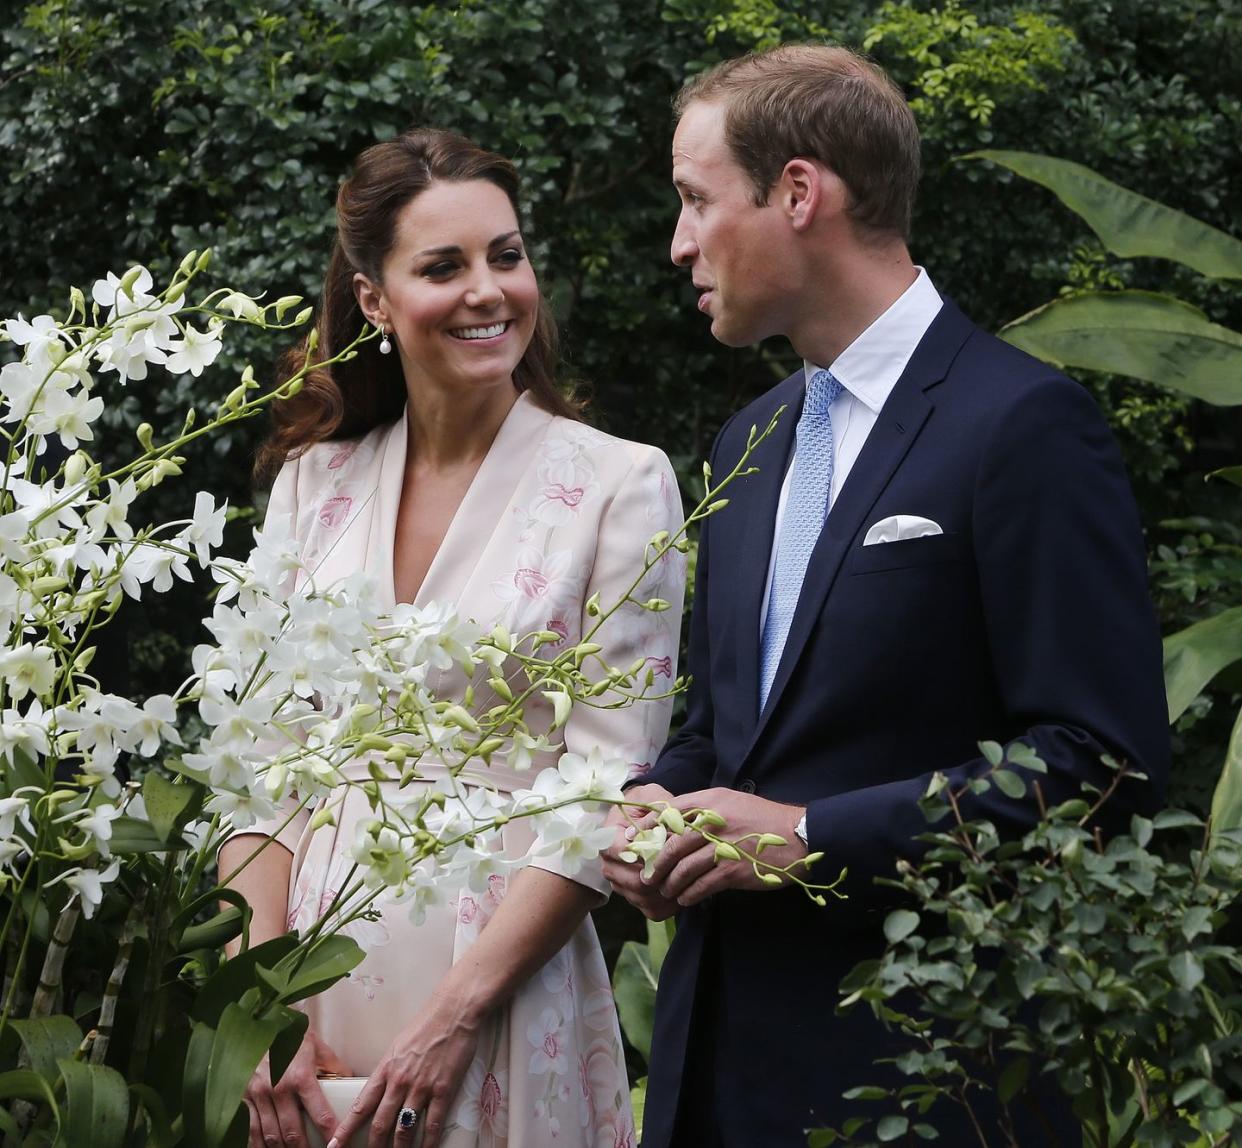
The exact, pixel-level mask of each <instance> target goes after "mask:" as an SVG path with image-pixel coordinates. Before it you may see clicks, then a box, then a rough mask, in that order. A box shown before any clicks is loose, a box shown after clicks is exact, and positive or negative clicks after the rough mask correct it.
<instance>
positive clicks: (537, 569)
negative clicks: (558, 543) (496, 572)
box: [492, 546, 573, 629]
mask: <svg viewBox="0 0 1242 1148" xmlns="http://www.w3.org/2000/svg"><path fill="white" fill-rule="evenodd" d="M572 561H573V554H572V552H571V551H569V550H557V551H555V552H553V553H551V554H544V553H542V552H541V551H539V550H536V549H535V548H534V547H533V546H524V547H522V549H521V550H519V551H518V555H517V564H516V566H515V567H514V569H513V570H512V572H510V573H508V574H505V575H504V576H503V577H501V578H497V579H496V580H495V581H494V582H493V583H492V592H493V593H494V594H495V595H496V597H497V598H499V599H500V600H501V601H502V602H511V603H513V604H514V608H515V613H516V614H517V615H518V617H519V618H521V617H522V615H523V614H524V613H526V612H527V611H525V610H524V609H523V607H525V606H527V605H529V604H532V603H539V605H540V610H539V613H538V615H537V620H534V619H532V621H533V623H534V624H533V625H531V626H530V627H529V628H531V629H533V628H534V626H535V625H542V622H543V619H544V618H546V617H547V613H548V610H549V607H551V608H553V609H557V608H559V607H560V606H561V605H562V604H563V603H564V602H566V601H567V600H568V598H569V597H570V593H571V590H572V587H571V586H570V582H569V579H568V578H566V577H565V575H566V574H568V573H569V567H570V564H571V562H572Z"/></svg>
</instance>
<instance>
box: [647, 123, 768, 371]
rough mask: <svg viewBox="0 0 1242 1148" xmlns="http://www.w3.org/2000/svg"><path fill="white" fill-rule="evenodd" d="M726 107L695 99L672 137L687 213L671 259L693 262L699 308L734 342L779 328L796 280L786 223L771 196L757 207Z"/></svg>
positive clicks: (684, 264) (685, 263)
mask: <svg viewBox="0 0 1242 1148" xmlns="http://www.w3.org/2000/svg"><path fill="white" fill-rule="evenodd" d="M724 123H725V109H724V107H723V105H721V104H717V103H708V102H698V103H692V104H691V105H690V106H689V107H688V108H687V109H686V111H685V114H684V115H683V116H682V117H681V122H680V123H679V124H678V125H677V131H676V132H675V133H674V135H673V185H674V186H675V187H676V188H677V193H678V195H679V196H680V197H681V214H680V215H679V216H678V218H677V230H676V231H675V232H674V233H673V245H672V250H671V254H672V258H673V262H674V263H675V264H676V265H677V266H678V267H688V268H690V271H691V277H692V280H693V282H694V285H695V286H696V287H697V288H699V290H700V291H701V292H702V294H700V296H699V310H700V311H702V312H704V313H705V314H707V315H709V316H711V320H712V334H713V335H714V336H715V337H716V338H717V339H719V340H720V341H721V342H722V343H725V344H726V345H728V346H731V347H742V346H747V345H748V344H751V343H757V342H759V340H761V339H765V338H767V337H768V336H769V335H775V334H780V333H782V332H783V331H784V329H785V326H786V325H787V322H786V320H787V314H786V311H787V308H788V306H789V298H790V289H791V286H792V285H791V283H790V282H789V279H788V277H787V276H782V275H781V274H780V271H781V264H782V262H783V260H782V251H783V245H784V243H785V242H787V236H788V227H787V226H784V222H785V221H784V220H783V217H782V214H781V212H780V210H779V208H778V207H776V206H775V204H774V201H773V200H772V199H771V198H770V199H769V202H768V203H767V204H764V205H763V206H761V207H757V206H756V205H755V199H754V187H753V185H752V184H751V181H750V178H749V177H748V176H747V174H746V172H745V171H743V170H742V168H741V167H740V166H739V165H738V163H737V161H736V160H735V159H734V158H733V153H732V152H731V151H730V150H729V145H728V144H727V143H726V142H725V135H724Z"/></svg>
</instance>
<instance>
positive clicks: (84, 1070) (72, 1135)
mask: <svg viewBox="0 0 1242 1148" xmlns="http://www.w3.org/2000/svg"><path fill="white" fill-rule="evenodd" d="M58 1063H59V1067H60V1072H61V1075H62V1076H63V1077H64V1081H65V1112H64V1119H63V1121H62V1123H61V1126H60V1137H59V1139H58V1140H57V1148H79V1145H83V1144H89V1145H90V1146H91V1148H120V1146H121V1144H122V1142H123V1141H124V1140H125V1129H126V1126H127V1125H128V1123H129V1089H128V1088H127V1087H126V1086H125V1078H124V1077H123V1076H122V1075H121V1074H120V1073H119V1072H117V1071H116V1069H114V1068H107V1067H106V1066H104V1065H102V1064H83V1063H82V1062H81V1061H79V1060H71V1059H69V1058H63V1059H62V1060H60V1061H59V1062H58Z"/></svg>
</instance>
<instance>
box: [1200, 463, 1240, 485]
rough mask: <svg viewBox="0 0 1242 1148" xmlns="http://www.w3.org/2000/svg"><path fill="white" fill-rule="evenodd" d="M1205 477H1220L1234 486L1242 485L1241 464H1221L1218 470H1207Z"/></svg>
mask: <svg viewBox="0 0 1242 1148" xmlns="http://www.w3.org/2000/svg"><path fill="white" fill-rule="evenodd" d="M1207 477H1208V478H1222V479H1224V480H1225V481H1226V482H1232V483H1233V485H1234V486H1242V466H1222V467H1221V468H1220V469H1219V470H1210V471H1208V474H1207Z"/></svg>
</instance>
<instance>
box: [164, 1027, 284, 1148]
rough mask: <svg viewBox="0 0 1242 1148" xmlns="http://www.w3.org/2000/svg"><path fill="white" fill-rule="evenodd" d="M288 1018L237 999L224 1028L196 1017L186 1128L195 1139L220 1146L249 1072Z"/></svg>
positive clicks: (211, 1147)
mask: <svg viewBox="0 0 1242 1148" xmlns="http://www.w3.org/2000/svg"><path fill="white" fill-rule="evenodd" d="M287 1023H288V1022H287V1021H286V1020H285V1018H284V1017H283V1016H281V1015H276V1014H273V1015H270V1016H265V1017H254V1016H251V1015H250V1014H249V1013H248V1012H247V1011H246V1010H245V1009H244V1008H242V1006H241V1005H239V1004H236V1003H233V1004H230V1005H228V1006H227V1007H226V1008H225V1010H224V1012H223V1013H221V1015H220V1025H219V1028H215V1029H213V1028H211V1027H209V1026H208V1025H205V1024H203V1023H202V1022H196V1023H195V1025H194V1031H193V1033H192V1034H191V1036H190V1046H189V1048H188V1049H187V1050H186V1057H185V1077H184V1080H183V1083H182V1103H183V1113H184V1116H185V1128H186V1132H187V1139H188V1140H189V1141H190V1142H191V1143H194V1142H199V1143H201V1144H202V1145H203V1148H220V1145H222V1144H223V1143H224V1139H225V1137H226V1136H227V1134H228V1132H229V1128H230V1126H231V1125H232V1124H233V1121H234V1119H235V1118H236V1116H237V1110H238V1106H239V1105H240V1104H241V1102H242V1094H243V1093H244V1092H245V1090H246V1085H247V1083H248V1082H249V1081H250V1077H251V1076H252V1075H254V1070H255V1069H256V1068H258V1066H259V1061H260V1060H262V1059H263V1054H264V1053H265V1052H267V1050H268V1049H269V1048H270V1047H271V1045H272V1042H273V1041H274V1040H275V1039H276V1037H277V1035H278V1034H279V1033H280V1031H281V1030H282V1029H284V1028H285V1026H286V1025H287Z"/></svg>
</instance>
